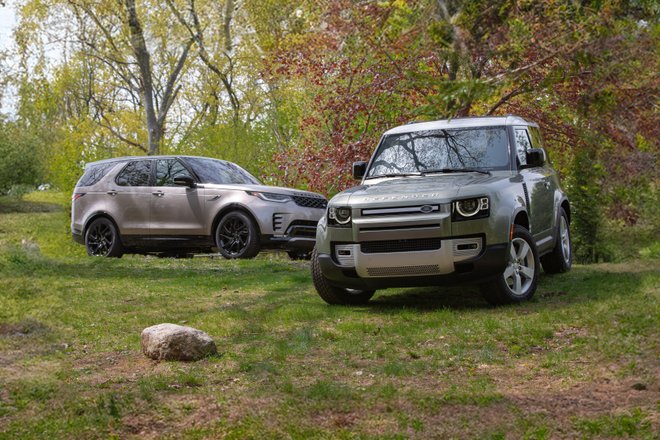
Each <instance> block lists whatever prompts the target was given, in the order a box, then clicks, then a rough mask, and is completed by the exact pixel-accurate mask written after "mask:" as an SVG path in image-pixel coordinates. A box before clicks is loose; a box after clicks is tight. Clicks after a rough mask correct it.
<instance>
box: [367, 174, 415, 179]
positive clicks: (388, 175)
mask: <svg viewBox="0 0 660 440" xmlns="http://www.w3.org/2000/svg"><path fill="white" fill-rule="evenodd" d="M419 175H421V173H388V174H378V175H376V176H369V177H366V178H365V179H380V178H381V177H410V176H419Z"/></svg>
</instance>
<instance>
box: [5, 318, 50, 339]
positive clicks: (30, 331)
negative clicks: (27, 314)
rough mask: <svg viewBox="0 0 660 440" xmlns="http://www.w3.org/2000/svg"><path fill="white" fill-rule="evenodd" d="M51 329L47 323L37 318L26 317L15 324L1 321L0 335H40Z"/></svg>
mask: <svg viewBox="0 0 660 440" xmlns="http://www.w3.org/2000/svg"><path fill="white" fill-rule="evenodd" d="M49 331H50V328H48V326H47V325H45V324H43V323H41V322H39V321H37V320H35V319H24V320H22V321H20V322H17V323H15V324H10V323H6V322H0V336H28V335H40V334H44V333H48V332H49Z"/></svg>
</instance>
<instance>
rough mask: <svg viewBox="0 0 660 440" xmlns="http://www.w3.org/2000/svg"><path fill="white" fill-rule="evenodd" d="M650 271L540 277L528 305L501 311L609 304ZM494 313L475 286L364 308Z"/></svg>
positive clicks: (412, 293) (403, 293)
mask: <svg viewBox="0 0 660 440" xmlns="http://www.w3.org/2000/svg"><path fill="white" fill-rule="evenodd" d="M657 273H658V272H657V271H655V270H653V269H651V268H649V269H648V270H640V271H637V272H625V271H618V272H616V271H608V270H604V269H603V268H602V267H597V266H594V267H590V266H581V267H577V268H574V269H573V270H572V271H571V272H569V273H566V274H560V275H546V274H543V273H542V274H541V276H540V279H539V285H538V289H537V291H536V293H535V295H534V298H533V299H532V300H531V301H528V302H523V303H521V304H513V305H509V306H503V307H517V308H519V309H520V310H521V311H523V312H530V311H538V310H541V309H544V308H547V307H553V308H559V307H570V306H572V305H576V304H580V303H586V302H594V301H603V300H608V299H610V298H614V297H621V296H626V295H630V294H633V293H636V292H639V291H640V289H641V286H642V282H643V279H644V278H647V277H650V276H653V275H654V274H656V275H657ZM443 308H447V309H454V310H470V309H491V308H494V309H496V308H497V307H495V306H492V305H490V304H489V303H488V302H487V301H486V300H485V299H484V298H483V297H482V296H481V293H480V292H479V288H478V287H477V286H475V285H469V284H468V285H463V286H447V287H424V288H408V289H396V290H392V291H390V290H381V291H378V292H377V294H376V297H375V298H374V299H373V300H371V301H370V302H369V303H368V304H367V305H366V306H365V308H364V310H366V311H372V312H385V313H390V312H392V311H396V310H404V309H414V310H419V311H433V310H437V309H443Z"/></svg>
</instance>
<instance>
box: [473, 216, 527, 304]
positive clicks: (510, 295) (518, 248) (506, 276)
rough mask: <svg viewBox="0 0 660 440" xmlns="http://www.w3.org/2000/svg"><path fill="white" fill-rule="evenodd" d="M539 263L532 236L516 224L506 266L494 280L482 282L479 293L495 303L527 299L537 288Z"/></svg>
mask: <svg viewBox="0 0 660 440" xmlns="http://www.w3.org/2000/svg"><path fill="white" fill-rule="evenodd" d="M539 266H540V264H539V256H538V250H537V249H536V245H535V244H534V239H533V238H532V236H531V234H530V233H529V231H527V229H525V228H524V227H522V226H519V225H515V228H514V231H513V239H512V240H511V243H510V245H509V253H508V258H507V265H506V268H505V269H504V272H503V273H502V275H500V276H498V277H497V278H496V279H495V280H493V281H492V282H490V283H487V284H484V285H482V286H481V293H482V294H483V296H484V297H485V298H486V300H487V301H488V302H490V303H491V304H496V305H498V304H511V303H517V302H521V301H525V300H528V299H530V298H531V297H532V296H533V295H534V292H535V291H536V285H537V283H538V278H539Z"/></svg>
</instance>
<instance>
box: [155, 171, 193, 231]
mask: <svg viewBox="0 0 660 440" xmlns="http://www.w3.org/2000/svg"><path fill="white" fill-rule="evenodd" d="M155 163H156V170H155V183H154V185H155V186H154V187H153V191H152V196H151V200H150V204H151V231H150V234H151V235H152V236H183V235H204V234H205V227H204V226H205V225H204V199H203V197H204V189H203V188H189V187H185V186H180V185H176V184H175V183H174V178H175V177H180V176H181V177H184V176H185V177H190V178H192V179H194V177H193V175H192V173H191V172H190V171H189V170H188V169H187V168H186V166H185V165H184V164H183V163H182V162H181V161H180V160H179V159H176V158H167V159H158V160H156V161H155Z"/></svg>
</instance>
